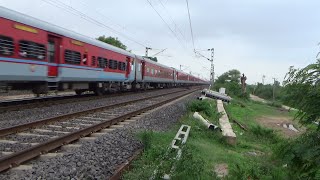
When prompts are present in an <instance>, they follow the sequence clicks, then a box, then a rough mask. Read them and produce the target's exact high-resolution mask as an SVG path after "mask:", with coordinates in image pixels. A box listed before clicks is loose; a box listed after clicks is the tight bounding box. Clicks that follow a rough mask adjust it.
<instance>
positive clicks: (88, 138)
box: [79, 136, 97, 141]
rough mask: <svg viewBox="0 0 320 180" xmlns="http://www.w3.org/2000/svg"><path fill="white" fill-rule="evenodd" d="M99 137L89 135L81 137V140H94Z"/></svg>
mask: <svg viewBox="0 0 320 180" xmlns="http://www.w3.org/2000/svg"><path fill="white" fill-rule="evenodd" d="M96 139H97V137H92V136H89V137H83V138H81V139H79V140H80V141H94V140H96Z"/></svg>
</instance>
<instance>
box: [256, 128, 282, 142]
mask: <svg viewBox="0 0 320 180" xmlns="http://www.w3.org/2000/svg"><path fill="white" fill-rule="evenodd" d="M251 132H252V133H253V134H254V135H255V136H257V137H258V138H263V139H268V140H270V141H271V142H273V143H276V142H278V141H279V136H278V135H277V134H276V133H275V132H274V130H273V129H269V128H264V127H261V126H259V125H257V126H254V127H252V128H251Z"/></svg>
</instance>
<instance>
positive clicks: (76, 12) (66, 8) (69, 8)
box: [42, 0, 146, 47]
mask: <svg viewBox="0 0 320 180" xmlns="http://www.w3.org/2000/svg"><path fill="white" fill-rule="evenodd" d="M42 1H44V2H46V3H48V4H51V5H53V6H55V7H57V8H60V9H62V10H64V11H66V12H68V13H71V14H73V15H76V16H79V17H80V18H82V19H84V20H86V21H88V22H90V23H93V24H95V25H98V26H100V27H102V28H104V29H108V30H109V31H112V32H114V33H115V34H118V35H120V36H122V37H124V38H125V39H127V40H130V41H132V42H134V43H136V44H138V45H140V46H143V47H146V45H144V44H142V43H140V42H138V41H137V40H135V39H133V38H131V37H129V36H127V35H125V34H123V33H121V32H119V31H117V30H115V29H113V28H111V27H109V26H107V25H106V24H104V23H102V22H99V21H97V20H95V19H94V18H92V17H90V16H88V15H87V14H85V13H82V12H81V11H79V10H77V9H75V8H73V7H72V6H69V5H67V4H65V3H63V2H61V1H59V0H42Z"/></svg>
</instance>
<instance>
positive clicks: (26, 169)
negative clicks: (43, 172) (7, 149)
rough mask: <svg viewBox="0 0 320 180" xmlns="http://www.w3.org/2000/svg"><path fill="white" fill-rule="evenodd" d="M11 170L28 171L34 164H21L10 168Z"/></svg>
mask: <svg viewBox="0 0 320 180" xmlns="http://www.w3.org/2000/svg"><path fill="white" fill-rule="evenodd" d="M10 170H11V171H28V170H32V165H25V164H22V165H19V166H17V167H14V168H12V169H10Z"/></svg>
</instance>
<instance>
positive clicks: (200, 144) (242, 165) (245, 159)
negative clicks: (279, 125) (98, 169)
mask: <svg viewBox="0 0 320 180" xmlns="http://www.w3.org/2000/svg"><path fill="white" fill-rule="evenodd" d="M225 107H226V110H227V112H228V115H229V119H232V118H234V119H236V120H238V121H239V122H241V123H242V124H244V125H246V126H247V127H248V129H249V131H244V130H242V129H241V128H239V127H238V126H237V125H236V124H233V129H234V131H235V133H236V135H237V145H235V146H232V145H229V144H227V143H226V142H225V139H224V138H223V137H222V136H221V133H219V132H214V131H210V130H208V129H207V128H206V127H205V126H204V125H202V124H201V123H200V122H199V121H197V120H195V119H194V118H193V117H192V115H193V112H194V111H199V112H200V113H201V114H202V115H203V116H205V117H206V118H208V120H209V121H211V122H213V123H215V124H216V123H217V122H218V118H219V114H218V113H217V112H216V103H215V101H193V102H191V103H190V104H189V106H188V109H189V113H187V114H186V115H185V116H184V117H183V118H182V119H181V121H180V122H179V123H177V125H176V126H175V127H173V128H172V129H171V130H169V131H167V132H153V133H150V132H141V133H140V134H139V135H138V136H139V137H140V139H142V141H147V142H144V144H147V146H149V148H147V149H145V151H144V153H143V155H142V156H141V157H140V158H139V159H138V160H136V161H135V162H134V163H133V169H132V170H131V171H129V172H127V173H126V174H125V175H124V179H149V178H150V177H151V176H152V174H153V172H154V170H155V169H156V168H158V169H159V171H158V172H159V173H158V174H157V176H156V177H157V178H160V177H161V174H163V172H165V171H168V168H169V167H171V165H172V164H174V163H176V161H175V160H174V159H173V155H174V154H175V153H174V152H173V154H171V153H169V155H168V153H166V152H167V151H168V147H169V145H170V143H171V141H172V139H173V138H174V136H175V134H176V132H177V130H178V129H179V127H180V126H181V124H186V125H190V126H191V131H190V135H189V138H188V141H187V143H186V146H185V148H184V149H183V152H182V160H180V161H179V162H178V163H177V164H176V167H177V168H176V171H174V173H173V174H172V175H173V177H172V179H217V178H216V175H215V173H214V167H215V165H217V164H219V163H226V164H228V166H229V176H228V177H227V179H248V178H251V179H286V177H288V176H287V173H288V172H287V170H286V169H285V168H283V167H282V165H283V162H281V161H279V160H276V159H275V158H274V156H273V153H272V152H273V150H274V149H275V148H276V147H277V145H278V144H279V143H281V142H283V141H284V140H283V139H282V138H281V137H279V136H278V135H277V134H276V133H275V132H274V131H273V130H271V129H267V128H263V127H261V126H259V125H258V124H257V122H256V121H255V120H254V118H256V117H259V116H262V115H270V114H271V115H274V116H284V115H285V114H284V113H283V112H281V111H278V110H277V108H275V107H272V106H267V105H265V104H260V103H255V102H252V101H241V100H235V101H233V102H231V103H230V104H228V105H227V106H225ZM144 136H148V138H146V137H144ZM142 137H144V138H142ZM252 152H256V153H257V154H258V155H257V156H254V155H250V153H252ZM160 162H162V164H161V163H160ZM159 164H161V166H159ZM169 169H170V168H169ZM157 178H156V179H157Z"/></svg>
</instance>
